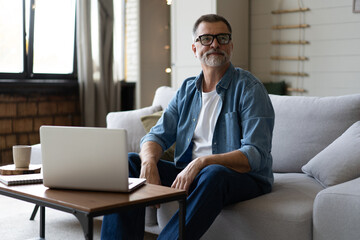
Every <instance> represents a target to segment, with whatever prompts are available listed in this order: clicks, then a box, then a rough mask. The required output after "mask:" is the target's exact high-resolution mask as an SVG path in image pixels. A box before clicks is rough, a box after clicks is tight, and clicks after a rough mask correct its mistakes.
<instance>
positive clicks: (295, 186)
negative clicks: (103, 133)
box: [107, 87, 360, 240]
mask: <svg viewBox="0 0 360 240" xmlns="http://www.w3.org/2000/svg"><path fill="white" fill-rule="evenodd" d="M174 94H175V91H174V90H173V89H171V88H169V87H160V88H159V89H158V90H157V91H156V93H155V97H154V101H153V104H152V106H150V107H147V108H143V109H138V110H134V111H127V112H116V113H109V114H108V116H107V125H108V127H109V128H126V129H127V130H128V136H129V150H130V151H135V152H138V151H139V150H140V149H139V141H140V139H141V137H142V136H143V135H145V133H146V132H145V130H144V129H143V128H142V123H141V121H140V118H141V116H144V115H149V114H152V113H155V112H157V111H159V110H161V109H165V108H166V106H167V103H168V102H169V101H170V99H171V98H172V97H173V96H174ZM270 98H271V101H272V103H273V106H274V109H275V127H274V136H273V147H272V154H273V159H274V162H273V170H274V177H275V182H274V186H273V191H272V192H271V193H269V194H266V195H263V196H261V197H258V198H255V199H252V200H249V201H245V202H241V203H238V204H234V205H231V206H227V207H225V208H224V209H223V211H222V212H221V213H220V215H219V216H218V217H217V218H216V219H215V222H214V223H213V224H212V226H211V227H210V229H209V230H208V231H207V233H206V234H205V235H204V236H203V238H202V239H249V240H257V239H258V240H266V239H274V240H282V239H284V240H289V239H291V240H297V239H299V240H304V239H314V240H331V239H346V240H351V239H354V240H358V239H360V150H359V149H360V94H358V95H348V96H339V97H322V98H320V97H302V96H277V95H270ZM177 207H178V205H177V203H175V202H174V203H168V204H163V205H162V206H161V207H160V209H158V210H154V209H151V208H148V209H147V212H146V231H149V232H153V233H159V232H160V231H161V229H162V228H163V227H164V226H165V225H166V223H167V221H168V220H169V219H170V217H171V216H172V214H173V213H174V212H175V211H176V209H177ZM209 211H211V209H209Z"/></svg>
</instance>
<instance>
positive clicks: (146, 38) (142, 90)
mask: <svg viewBox="0 0 360 240" xmlns="http://www.w3.org/2000/svg"><path fill="white" fill-rule="evenodd" d="M166 45H170V7H169V6H168V5H167V4H166V1H164V0H146V1H145V0H142V1H141V0H127V1H126V80H127V81H128V82H136V98H135V99H136V101H135V102H136V108H142V107H147V106H150V105H151V103H152V100H153V98H154V94H155V91H156V89H157V88H158V87H160V86H170V74H168V73H166V72H165V69H166V68H168V67H170V50H169V49H166V48H165V46H166Z"/></svg>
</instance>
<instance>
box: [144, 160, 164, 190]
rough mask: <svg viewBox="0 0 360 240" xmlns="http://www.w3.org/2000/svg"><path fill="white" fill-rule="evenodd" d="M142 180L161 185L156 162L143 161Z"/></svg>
mask: <svg viewBox="0 0 360 240" xmlns="http://www.w3.org/2000/svg"><path fill="white" fill-rule="evenodd" d="M140 178H145V179H146V182H147V183H151V184H157V185H161V181H160V175H159V170H158V168H157V163H156V162H155V161H151V160H148V161H146V160H145V161H142V162H141V171H140Z"/></svg>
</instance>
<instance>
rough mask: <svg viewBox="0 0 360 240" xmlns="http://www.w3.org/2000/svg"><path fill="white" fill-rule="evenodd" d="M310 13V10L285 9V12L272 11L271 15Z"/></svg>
mask: <svg viewBox="0 0 360 240" xmlns="http://www.w3.org/2000/svg"><path fill="white" fill-rule="evenodd" d="M306 11H310V8H296V9H285V10H274V11H271V13H272V14H283V13H295V12H306Z"/></svg>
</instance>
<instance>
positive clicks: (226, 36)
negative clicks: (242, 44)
mask: <svg viewBox="0 0 360 240" xmlns="http://www.w3.org/2000/svg"><path fill="white" fill-rule="evenodd" d="M215 38H216V40H217V41H218V43H219V44H220V45H226V44H228V43H229V42H230V40H231V34H230V33H219V34H216V35H212V34H204V35H201V36H198V37H197V38H196V39H195V42H198V41H200V43H201V45H203V46H210V45H211V44H212V43H213V41H214V39H215Z"/></svg>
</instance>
